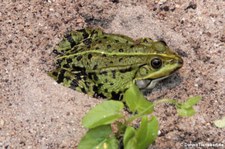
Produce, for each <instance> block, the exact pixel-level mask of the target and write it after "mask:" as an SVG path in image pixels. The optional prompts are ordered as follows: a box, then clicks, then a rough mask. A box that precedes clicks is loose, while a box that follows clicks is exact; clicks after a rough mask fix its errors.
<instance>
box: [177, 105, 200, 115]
mask: <svg viewBox="0 0 225 149" xmlns="http://www.w3.org/2000/svg"><path fill="white" fill-rule="evenodd" d="M195 113H196V112H195V110H194V108H193V107H191V108H188V109H182V108H180V109H179V108H178V109H177V114H178V115H179V116H192V115H194V114H195Z"/></svg>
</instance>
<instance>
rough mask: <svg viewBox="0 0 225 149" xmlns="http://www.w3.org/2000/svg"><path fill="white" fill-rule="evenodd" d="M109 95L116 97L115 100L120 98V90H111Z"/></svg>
mask: <svg viewBox="0 0 225 149" xmlns="http://www.w3.org/2000/svg"><path fill="white" fill-rule="evenodd" d="M111 95H112V99H117V100H119V99H121V92H118V93H116V92H114V91H113V92H112V93H111Z"/></svg>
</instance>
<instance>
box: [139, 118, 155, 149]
mask: <svg viewBox="0 0 225 149" xmlns="http://www.w3.org/2000/svg"><path fill="white" fill-rule="evenodd" d="M158 130H159V124H158V120H157V119H156V117H155V116H153V117H152V118H151V120H148V117H147V116H144V117H142V120H141V124H140V127H139V128H138V130H137V134H136V139H137V142H138V144H137V148H140V149H142V148H143V149H145V148H147V147H149V145H150V144H152V143H153V142H154V141H155V139H156V138H157V136H158Z"/></svg>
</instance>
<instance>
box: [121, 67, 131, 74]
mask: <svg viewBox="0 0 225 149" xmlns="http://www.w3.org/2000/svg"><path fill="white" fill-rule="evenodd" d="M131 70H132V68H131V67H129V68H126V69H121V70H120V72H121V73H126V72H129V71H131Z"/></svg>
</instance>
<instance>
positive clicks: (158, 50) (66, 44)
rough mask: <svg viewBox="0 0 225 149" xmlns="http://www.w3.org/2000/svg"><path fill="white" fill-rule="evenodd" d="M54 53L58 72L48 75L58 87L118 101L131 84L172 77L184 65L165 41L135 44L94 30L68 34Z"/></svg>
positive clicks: (54, 71)
mask: <svg viewBox="0 0 225 149" xmlns="http://www.w3.org/2000/svg"><path fill="white" fill-rule="evenodd" d="M54 53H56V54H57V68H56V70H53V71H51V72H50V73H49V75H50V76H52V77H53V78H54V79H55V80H56V81H57V82H58V83H62V84H63V85H65V86H67V87H70V88H72V89H75V90H77V91H81V92H84V93H87V94H89V95H91V96H94V97H98V96H100V97H103V98H107V99H116V100H119V99H121V98H122V95H123V93H124V92H125V90H126V89H127V88H129V86H130V85H131V84H132V83H135V82H136V81H138V80H155V79H159V78H163V77H166V76H169V75H170V74H171V73H173V72H175V71H176V70H177V69H179V68H180V67H181V66H182V64H183V61H182V59H181V58H180V57H179V56H178V55H177V54H176V53H174V52H172V51H171V50H170V49H169V48H168V46H167V45H166V44H165V43H164V42H162V41H153V40H151V39H150V38H141V39H137V40H133V39H131V38H129V37H127V36H123V35H117V34H108V33H104V32H103V31H102V30H100V29H92V28H86V29H81V30H77V31H74V32H71V33H69V34H68V35H66V36H65V37H64V39H63V40H62V41H61V42H60V43H59V44H58V46H57V48H56V49H55V50H54ZM146 87H147V86H146Z"/></svg>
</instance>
